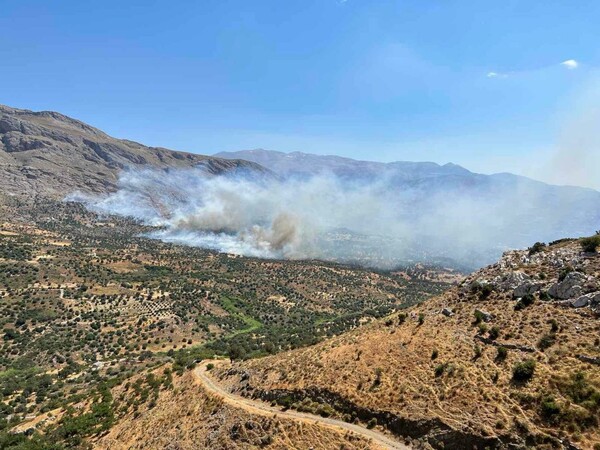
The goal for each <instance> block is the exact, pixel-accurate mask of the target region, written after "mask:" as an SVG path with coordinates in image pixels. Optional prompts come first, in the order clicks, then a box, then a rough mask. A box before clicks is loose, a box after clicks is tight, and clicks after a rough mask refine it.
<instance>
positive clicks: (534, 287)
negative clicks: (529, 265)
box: [513, 281, 545, 298]
mask: <svg viewBox="0 0 600 450" xmlns="http://www.w3.org/2000/svg"><path fill="white" fill-rule="evenodd" d="M544 286H545V283H537V282H531V281H526V282H524V283H523V284H520V285H519V286H517V287H516V288H515V289H514V291H513V298H521V297H524V296H526V295H533V294H535V293H536V292H538V291H540V290H542V288H543V287H544Z"/></svg>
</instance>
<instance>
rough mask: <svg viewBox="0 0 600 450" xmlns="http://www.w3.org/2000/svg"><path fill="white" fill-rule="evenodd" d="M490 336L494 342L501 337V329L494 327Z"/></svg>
mask: <svg viewBox="0 0 600 450" xmlns="http://www.w3.org/2000/svg"><path fill="white" fill-rule="evenodd" d="M488 336H489V338H490V339H491V340H492V341H495V340H496V339H498V336H500V328H498V327H497V326H493V327H492V329H491V330H490V333H489V335H488Z"/></svg>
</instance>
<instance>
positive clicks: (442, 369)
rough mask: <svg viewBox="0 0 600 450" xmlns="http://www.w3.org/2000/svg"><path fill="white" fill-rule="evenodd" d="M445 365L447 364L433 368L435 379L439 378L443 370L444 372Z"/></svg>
mask: <svg viewBox="0 0 600 450" xmlns="http://www.w3.org/2000/svg"><path fill="white" fill-rule="evenodd" d="M446 365H447V364H438V365H437V366H436V367H435V370H434V374H435V376H436V378H439V377H441V376H442V375H443V374H444V370H446Z"/></svg>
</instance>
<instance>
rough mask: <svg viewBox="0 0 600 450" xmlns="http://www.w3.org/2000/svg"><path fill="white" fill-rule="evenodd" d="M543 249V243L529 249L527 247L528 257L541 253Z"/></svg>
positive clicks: (544, 245)
mask: <svg viewBox="0 0 600 450" xmlns="http://www.w3.org/2000/svg"><path fill="white" fill-rule="evenodd" d="M545 247H546V244H544V243H543V242H536V243H535V244H533V245H532V246H531V247H529V256H531V255H535V254H536V253H539V252H541V251H542V250H543V249H544V248H545Z"/></svg>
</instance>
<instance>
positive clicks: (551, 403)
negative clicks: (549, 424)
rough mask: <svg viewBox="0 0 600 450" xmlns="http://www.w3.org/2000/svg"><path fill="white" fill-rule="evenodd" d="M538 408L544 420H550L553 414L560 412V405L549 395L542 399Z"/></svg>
mask: <svg viewBox="0 0 600 450" xmlns="http://www.w3.org/2000/svg"><path fill="white" fill-rule="evenodd" d="M540 409H541V415H542V417H543V418H544V419H546V420H552V419H553V418H554V417H555V416H557V415H558V414H560V406H558V405H557V404H556V401H555V400H554V397H551V396H548V397H545V398H544V399H542V404H541V407H540Z"/></svg>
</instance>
